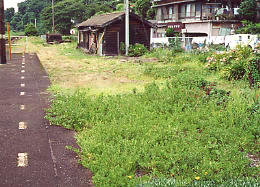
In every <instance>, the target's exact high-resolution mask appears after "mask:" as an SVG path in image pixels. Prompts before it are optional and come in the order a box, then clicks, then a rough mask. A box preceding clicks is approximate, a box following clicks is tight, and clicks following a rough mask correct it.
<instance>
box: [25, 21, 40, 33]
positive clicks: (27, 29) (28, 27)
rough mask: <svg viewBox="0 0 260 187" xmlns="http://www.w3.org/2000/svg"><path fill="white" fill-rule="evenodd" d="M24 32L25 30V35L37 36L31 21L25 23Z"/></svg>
mask: <svg viewBox="0 0 260 187" xmlns="http://www.w3.org/2000/svg"><path fill="white" fill-rule="evenodd" d="M24 32H25V35H26V36H37V35H38V32H37V29H36V28H35V26H34V25H33V24H32V23H30V24H27V25H26V26H25V29H24Z"/></svg>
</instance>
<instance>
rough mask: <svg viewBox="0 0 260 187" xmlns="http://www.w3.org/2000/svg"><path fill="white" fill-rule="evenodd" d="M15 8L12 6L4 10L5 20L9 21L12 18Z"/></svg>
mask: <svg viewBox="0 0 260 187" xmlns="http://www.w3.org/2000/svg"><path fill="white" fill-rule="evenodd" d="M14 13H15V10H14V8H7V9H6V10H5V21H8V22H9V23H10V22H11V20H12V17H13V16H14Z"/></svg>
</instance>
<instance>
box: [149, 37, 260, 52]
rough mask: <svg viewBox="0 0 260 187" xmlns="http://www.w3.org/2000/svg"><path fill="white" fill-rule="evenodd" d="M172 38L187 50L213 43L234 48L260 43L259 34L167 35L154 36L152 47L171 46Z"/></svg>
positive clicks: (253, 46)
mask: <svg viewBox="0 0 260 187" xmlns="http://www.w3.org/2000/svg"><path fill="white" fill-rule="evenodd" d="M171 40H175V41H176V40H179V42H180V44H181V47H182V48H184V49H185V50H191V49H193V48H202V47H206V46H209V45H211V44H214V45H217V44H223V45H224V46H225V47H227V48H231V49H234V48H235V47H236V46H237V45H248V46H250V47H252V48H253V49H255V47H256V46H257V45H259V43H260V39H259V38H258V36H257V35H250V34H236V35H227V36H211V37H165V38H152V39H151V47H152V48H156V47H165V46H169V44H170V41H171Z"/></svg>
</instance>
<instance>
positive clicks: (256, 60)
mask: <svg viewBox="0 0 260 187" xmlns="http://www.w3.org/2000/svg"><path fill="white" fill-rule="evenodd" d="M247 75H248V80H249V83H250V86H251V87H256V88H257V87H258V88H259V87H260V54H256V55H254V56H253V57H252V58H251V59H250V60H249V63H248V68H247Z"/></svg>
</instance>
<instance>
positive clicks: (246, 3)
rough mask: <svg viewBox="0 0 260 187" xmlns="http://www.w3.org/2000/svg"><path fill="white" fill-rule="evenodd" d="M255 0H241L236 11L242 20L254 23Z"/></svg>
mask: <svg viewBox="0 0 260 187" xmlns="http://www.w3.org/2000/svg"><path fill="white" fill-rule="evenodd" d="M256 7H257V6H256V0H243V1H242V2H241V5H240V8H239V10H238V12H239V15H240V16H241V18H242V19H243V20H248V21H252V22H255V21H256V14H257V13H256Z"/></svg>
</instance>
